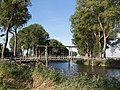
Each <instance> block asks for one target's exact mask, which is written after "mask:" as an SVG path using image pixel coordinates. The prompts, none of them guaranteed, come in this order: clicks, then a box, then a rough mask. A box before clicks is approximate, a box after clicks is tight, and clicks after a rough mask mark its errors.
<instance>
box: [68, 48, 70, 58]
mask: <svg viewBox="0 0 120 90" xmlns="http://www.w3.org/2000/svg"><path fill="white" fill-rule="evenodd" d="M68 58H69V60H70V47H69V56H68Z"/></svg>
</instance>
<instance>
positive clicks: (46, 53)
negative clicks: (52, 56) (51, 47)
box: [45, 46, 48, 67]
mask: <svg viewBox="0 0 120 90" xmlns="http://www.w3.org/2000/svg"><path fill="white" fill-rule="evenodd" d="M45 61H46V67H48V50H47V46H45Z"/></svg>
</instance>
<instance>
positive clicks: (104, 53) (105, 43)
mask: <svg viewBox="0 0 120 90" xmlns="http://www.w3.org/2000/svg"><path fill="white" fill-rule="evenodd" d="M103 34H104V46H103V58H106V46H107V42H106V35H105V32H104V33H103Z"/></svg>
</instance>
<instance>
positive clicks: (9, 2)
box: [0, 0, 31, 58]
mask: <svg viewBox="0 0 120 90" xmlns="http://www.w3.org/2000/svg"><path fill="white" fill-rule="evenodd" d="M29 5H30V1H29V0H1V1H0V27H1V28H2V29H4V31H5V43H4V45H3V48H2V58H3V57H4V55H5V54H4V53H5V49H6V46H7V43H8V33H9V32H11V30H12V29H13V28H16V27H17V28H18V27H20V26H22V25H23V24H25V23H27V21H28V20H29V19H30V18H31V15H30V14H29V12H28V6H29Z"/></svg>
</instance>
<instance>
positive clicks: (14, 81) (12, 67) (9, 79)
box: [0, 62, 32, 89]
mask: <svg viewBox="0 0 120 90" xmlns="http://www.w3.org/2000/svg"><path fill="white" fill-rule="evenodd" d="M0 69H1V72H0V73H1V77H0V79H1V80H2V81H1V82H0V83H1V84H3V87H4V88H6V89H23V88H26V87H27V85H28V84H31V83H32V78H31V75H32V70H31V69H30V68H29V67H28V66H26V65H25V66H22V65H19V64H16V63H10V62H0Z"/></svg>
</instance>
